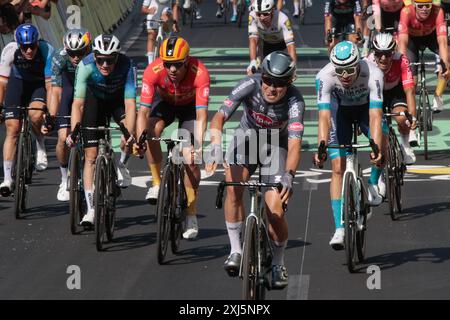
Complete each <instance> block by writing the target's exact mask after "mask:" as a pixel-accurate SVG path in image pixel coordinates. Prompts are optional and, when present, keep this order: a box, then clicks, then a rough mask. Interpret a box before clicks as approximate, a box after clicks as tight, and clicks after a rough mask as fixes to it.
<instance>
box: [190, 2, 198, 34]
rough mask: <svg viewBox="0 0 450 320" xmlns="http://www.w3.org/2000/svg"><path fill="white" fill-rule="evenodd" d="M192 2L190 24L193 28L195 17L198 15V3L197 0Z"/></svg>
mask: <svg viewBox="0 0 450 320" xmlns="http://www.w3.org/2000/svg"><path fill="white" fill-rule="evenodd" d="M191 1H192V2H191V9H190V13H189V14H190V15H191V16H190V19H191V20H190V25H191V28H193V27H194V20H195V17H196V16H197V5H196V3H195V0H191Z"/></svg>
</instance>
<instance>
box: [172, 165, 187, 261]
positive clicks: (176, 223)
mask: <svg viewBox="0 0 450 320" xmlns="http://www.w3.org/2000/svg"><path fill="white" fill-rule="evenodd" d="M175 176H176V178H175V185H176V186H177V188H176V190H177V192H176V197H175V198H176V199H177V203H176V205H175V206H174V210H173V211H172V212H173V213H174V215H173V217H172V218H171V219H170V246H171V249H172V253H174V254H177V253H178V252H179V250H180V243H181V238H182V234H183V230H184V224H185V223H184V221H185V219H186V211H185V210H186V207H187V195H186V190H185V188H184V174H183V173H182V171H181V172H180V170H179V171H178V174H176V175H175Z"/></svg>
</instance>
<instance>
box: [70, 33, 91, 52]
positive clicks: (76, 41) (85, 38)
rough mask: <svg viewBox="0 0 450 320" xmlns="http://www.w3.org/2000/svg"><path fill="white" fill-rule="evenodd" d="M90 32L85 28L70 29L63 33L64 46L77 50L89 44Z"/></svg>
mask: <svg viewBox="0 0 450 320" xmlns="http://www.w3.org/2000/svg"><path fill="white" fill-rule="evenodd" d="M91 41H92V38H91V34H90V33H89V32H88V31H87V30H86V29H70V30H67V32H66V34H65V35H64V48H66V49H69V50H72V51H79V50H83V49H85V48H87V47H89V46H90V45H91Z"/></svg>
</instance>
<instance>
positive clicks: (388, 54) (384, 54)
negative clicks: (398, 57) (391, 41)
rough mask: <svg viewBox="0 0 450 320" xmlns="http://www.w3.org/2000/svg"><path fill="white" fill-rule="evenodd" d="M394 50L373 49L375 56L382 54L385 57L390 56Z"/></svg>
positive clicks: (378, 56) (379, 56)
mask: <svg viewBox="0 0 450 320" xmlns="http://www.w3.org/2000/svg"><path fill="white" fill-rule="evenodd" d="M393 54H394V51H375V57H377V58H381V57H382V56H386V58H390V57H392V55H393Z"/></svg>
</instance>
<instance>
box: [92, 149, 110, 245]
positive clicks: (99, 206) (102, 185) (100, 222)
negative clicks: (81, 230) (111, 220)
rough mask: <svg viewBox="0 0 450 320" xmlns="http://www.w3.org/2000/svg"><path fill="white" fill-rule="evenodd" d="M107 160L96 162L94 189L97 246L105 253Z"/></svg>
mask: <svg viewBox="0 0 450 320" xmlns="http://www.w3.org/2000/svg"><path fill="white" fill-rule="evenodd" d="M106 166H107V164H106V160H105V158H104V157H98V158H97V161H96V162H95V189H94V209H95V244H96V247H97V251H103V244H104V243H105V242H106V240H107V239H106V224H105V220H106V218H105V216H106V211H107V200H106V197H107V196H108V194H107V192H108V190H107V177H106Z"/></svg>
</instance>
